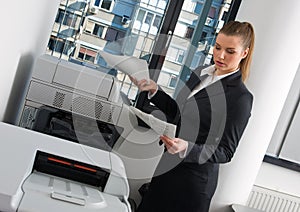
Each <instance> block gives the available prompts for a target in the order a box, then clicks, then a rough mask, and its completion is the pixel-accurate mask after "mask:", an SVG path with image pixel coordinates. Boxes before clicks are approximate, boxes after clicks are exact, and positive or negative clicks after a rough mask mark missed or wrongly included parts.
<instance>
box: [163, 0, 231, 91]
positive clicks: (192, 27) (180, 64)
mask: <svg viewBox="0 0 300 212" xmlns="http://www.w3.org/2000/svg"><path fill="white" fill-rule="evenodd" d="M228 2H231V1H226V3H224V1H223V0H213V1H210V2H209V1H194V0H185V1H184V4H183V7H182V10H181V13H180V17H179V20H178V22H177V24H176V28H175V30H174V34H173V36H172V39H171V42H170V45H169V49H168V51H167V54H166V57H165V61H164V64H163V66H162V70H161V73H169V74H160V76H159V78H158V84H159V85H160V86H161V87H162V88H163V89H164V90H165V91H166V92H167V93H169V94H170V95H171V96H172V95H174V94H175V95H176V89H179V88H178V86H177V84H178V81H186V80H187V79H188V77H189V75H190V71H191V70H193V69H195V68H196V67H198V66H201V65H208V64H210V63H211V59H212V47H213V45H214V40H215V36H216V34H217V32H218V30H219V29H220V28H221V27H222V26H223V23H224V19H225V17H226V14H227V12H228V11H229V8H230V3H228ZM205 4H206V6H205ZM208 4H209V5H208ZM204 10H206V11H204ZM203 14H206V16H205V17H203ZM201 15H202V16H201ZM203 19H204V21H203ZM201 24H202V25H203V26H200V25H201ZM184 65H185V66H186V67H187V68H185V67H184ZM174 72H175V73H174ZM174 76H179V77H176V78H175V77H174ZM164 78H168V79H164ZM175 80H177V81H176V82H174V81H175ZM170 82H171V83H170ZM182 83H183V82H182ZM174 84H176V85H174ZM170 85H171V86H170Z"/></svg>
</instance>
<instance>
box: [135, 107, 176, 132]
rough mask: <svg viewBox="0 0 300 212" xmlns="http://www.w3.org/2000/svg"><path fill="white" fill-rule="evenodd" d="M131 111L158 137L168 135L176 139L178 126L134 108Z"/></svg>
mask: <svg viewBox="0 0 300 212" xmlns="http://www.w3.org/2000/svg"><path fill="white" fill-rule="evenodd" d="M130 110H131V111H132V112H133V113H134V114H135V115H136V116H137V117H139V118H140V119H142V120H143V121H144V122H145V123H146V124H147V125H148V126H149V127H151V128H152V129H153V130H154V131H155V132H156V133H157V134H158V135H166V136H168V137H169V138H175V133H176V125H174V124H170V123H167V122H165V121H162V120H160V119H158V118H156V117H154V116H153V115H151V114H148V113H145V112H143V111H141V110H139V109H137V108H135V107H133V106H130Z"/></svg>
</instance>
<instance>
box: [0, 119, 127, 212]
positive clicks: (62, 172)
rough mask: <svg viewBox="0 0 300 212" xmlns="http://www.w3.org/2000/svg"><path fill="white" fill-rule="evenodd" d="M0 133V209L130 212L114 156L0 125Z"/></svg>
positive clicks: (120, 165)
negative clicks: (0, 146)
mask: <svg viewBox="0 0 300 212" xmlns="http://www.w3.org/2000/svg"><path fill="white" fill-rule="evenodd" d="M0 133H1V141H0V142H1V145H2V146H3V147H2V148H0V167H1V177H0V179H1V180H0V211H3V212H11V211H18V212H29V211H30V212H41V211H43V212H47V211H49V212H50V211H58V212H65V211H72V212H79V211H80V212H84V211H86V212H87V211H89V212H91V211H105V212H129V211H131V208H130V204H129V202H128V196H129V185H128V182H127V178H126V173H125V168H124V165H123V162H122V161H121V159H120V158H119V157H118V156H117V155H116V154H114V153H112V152H108V151H104V150H100V149H97V148H93V147H89V146H86V145H82V144H78V143H75V142H69V141H67V140H65V139H60V138H56V137H54V136H49V135H46V134H43V133H39V132H35V131H32V130H28V129H24V128H21V127H18V126H15V125H11V124H7V123H3V122H0ZM4 147H5V148H4Z"/></svg>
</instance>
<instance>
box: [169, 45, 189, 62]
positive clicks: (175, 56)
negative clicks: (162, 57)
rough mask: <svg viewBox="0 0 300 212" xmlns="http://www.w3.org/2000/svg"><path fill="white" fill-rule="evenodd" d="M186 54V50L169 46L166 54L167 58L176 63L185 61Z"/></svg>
mask: <svg viewBox="0 0 300 212" xmlns="http://www.w3.org/2000/svg"><path fill="white" fill-rule="evenodd" d="M184 54H185V51H184V50H182V49H178V48H175V47H169V49H168V53H167V55H166V59H167V60H169V61H171V62H175V63H183V59H184Z"/></svg>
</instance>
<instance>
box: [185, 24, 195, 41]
mask: <svg viewBox="0 0 300 212" xmlns="http://www.w3.org/2000/svg"><path fill="white" fill-rule="evenodd" d="M193 33H194V27H191V26H188V27H187V28H186V32H185V35H184V37H185V38H189V39H190V38H192V36H193Z"/></svg>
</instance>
